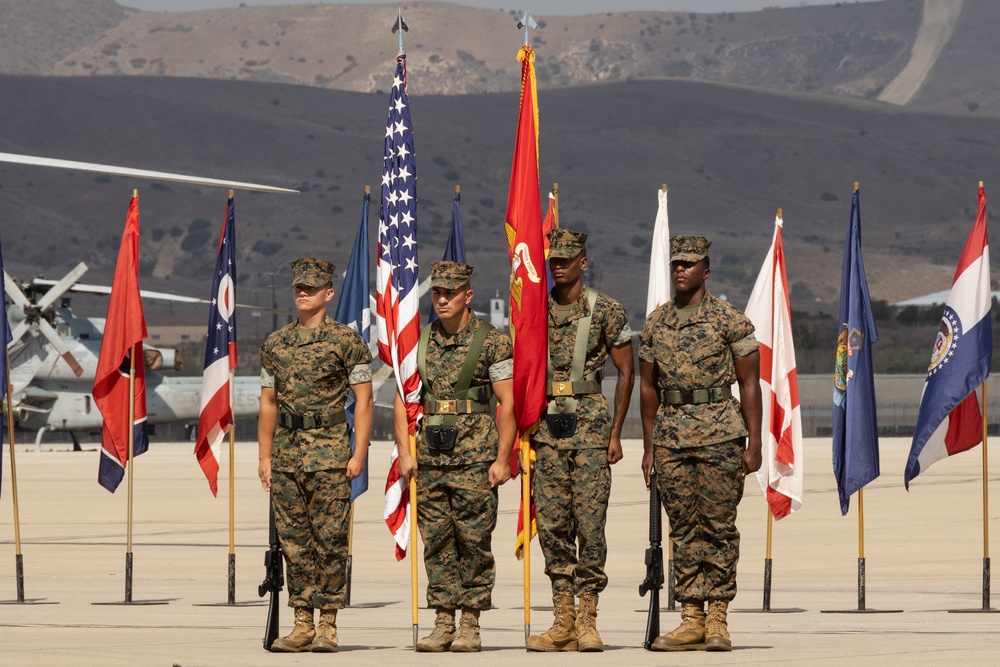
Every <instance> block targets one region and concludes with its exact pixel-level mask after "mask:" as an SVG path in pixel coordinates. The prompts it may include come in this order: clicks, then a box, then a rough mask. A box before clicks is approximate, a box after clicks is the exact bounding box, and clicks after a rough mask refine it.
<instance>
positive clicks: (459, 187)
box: [455, 185, 462, 195]
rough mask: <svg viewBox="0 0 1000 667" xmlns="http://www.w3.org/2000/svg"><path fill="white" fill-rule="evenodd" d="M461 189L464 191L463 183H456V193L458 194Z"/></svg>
mask: <svg viewBox="0 0 1000 667" xmlns="http://www.w3.org/2000/svg"><path fill="white" fill-rule="evenodd" d="M461 191H462V186H461V185H456V186H455V194H456V195H457V194H458V193H459V192H461Z"/></svg>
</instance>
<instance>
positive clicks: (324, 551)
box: [271, 469, 351, 609]
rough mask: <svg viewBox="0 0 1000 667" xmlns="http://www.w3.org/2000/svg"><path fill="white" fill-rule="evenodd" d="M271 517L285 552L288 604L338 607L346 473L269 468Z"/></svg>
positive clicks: (343, 569)
mask: <svg viewBox="0 0 1000 667" xmlns="http://www.w3.org/2000/svg"><path fill="white" fill-rule="evenodd" d="M271 488H272V490H273V494H274V520H275V524H276V525H277V528H278V539H279V540H280V542H281V550H282V551H283V552H284V554H285V564H286V573H285V580H286V581H287V582H288V606H289V607H310V608H314V609H340V608H341V607H343V606H344V600H345V596H346V588H347V530H348V521H349V519H350V513H351V483H350V482H348V481H347V472H346V470H344V469H340V470H319V471H316V472H304V471H302V470H301V469H300V470H296V471H295V472H278V471H272V472H271Z"/></svg>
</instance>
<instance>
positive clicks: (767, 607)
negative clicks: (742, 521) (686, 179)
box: [763, 209, 780, 611]
mask: <svg viewBox="0 0 1000 667" xmlns="http://www.w3.org/2000/svg"><path fill="white" fill-rule="evenodd" d="M779 210H780V209H779ZM765 499H766V498H765ZM765 504H766V505H767V542H766V546H765V554H764V606H763V611H771V527H772V526H773V525H774V512H772V511H771V504H770V503H765Z"/></svg>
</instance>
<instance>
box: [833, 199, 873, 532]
mask: <svg viewBox="0 0 1000 667" xmlns="http://www.w3.org/2000/svg"><path fill="white" fill-rule="evenodd" d="M860 195H861V193H860V191H859V190H857V189H855V191H854V197H853V199H851V222H850V225H849V226H848V228H847V238H846V239H845V241H844V264H843V270H842V274H841V281H840V333H839V335H838V337H837V367H836V370H835V373H834V391H833V474H834V476H835V477H836V478H837V492H838V493H839V494H840V512H841V514H847V510H848V509H849V508H850V504H851V494H853V493H854V492H855V491H857V490H858V489H861V488H863V487H864V486H865V485H866V484H868V483H869V482H871V481H872V480H874V479H875V478H876V477H878V476H879V462H878V419H877V418H876V415H875V377H874V374H873V372H872V347H871V346H872V344H873V343H874V342H875V341H877V340H878V331H876V329H875V320H874V319H873V318H872V309H871V301H869V298H868V281H867V280H866V279H865V266H864V263H863V262H862V260H861V204H860Z"/></svg>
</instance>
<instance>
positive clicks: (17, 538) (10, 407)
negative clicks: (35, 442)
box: [4, 347, 24, 602]
mask: <svg viewBox="0 0 1000 667" xmlns="http://www.w3.org/2000/svg"><path fill="white" fill-rule="evenodd" d="M4 354H5V355H7V377H6V378H4V382H6V383H7V441H8V442H9V443H10V492H11V495H12V497H13V499H14V567H15V570H16V572H17V601H18V602H24V560H23V558H22V557H21V519H20V512H19V511H18V507H17V464H16V463H15V461H14V402H13V400H12V399H11V396H10V395H11V392H13V391H14V388H13V387H12V386H11V384H10V351H9V350H7V348H6V347H4Z"/></svg>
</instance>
